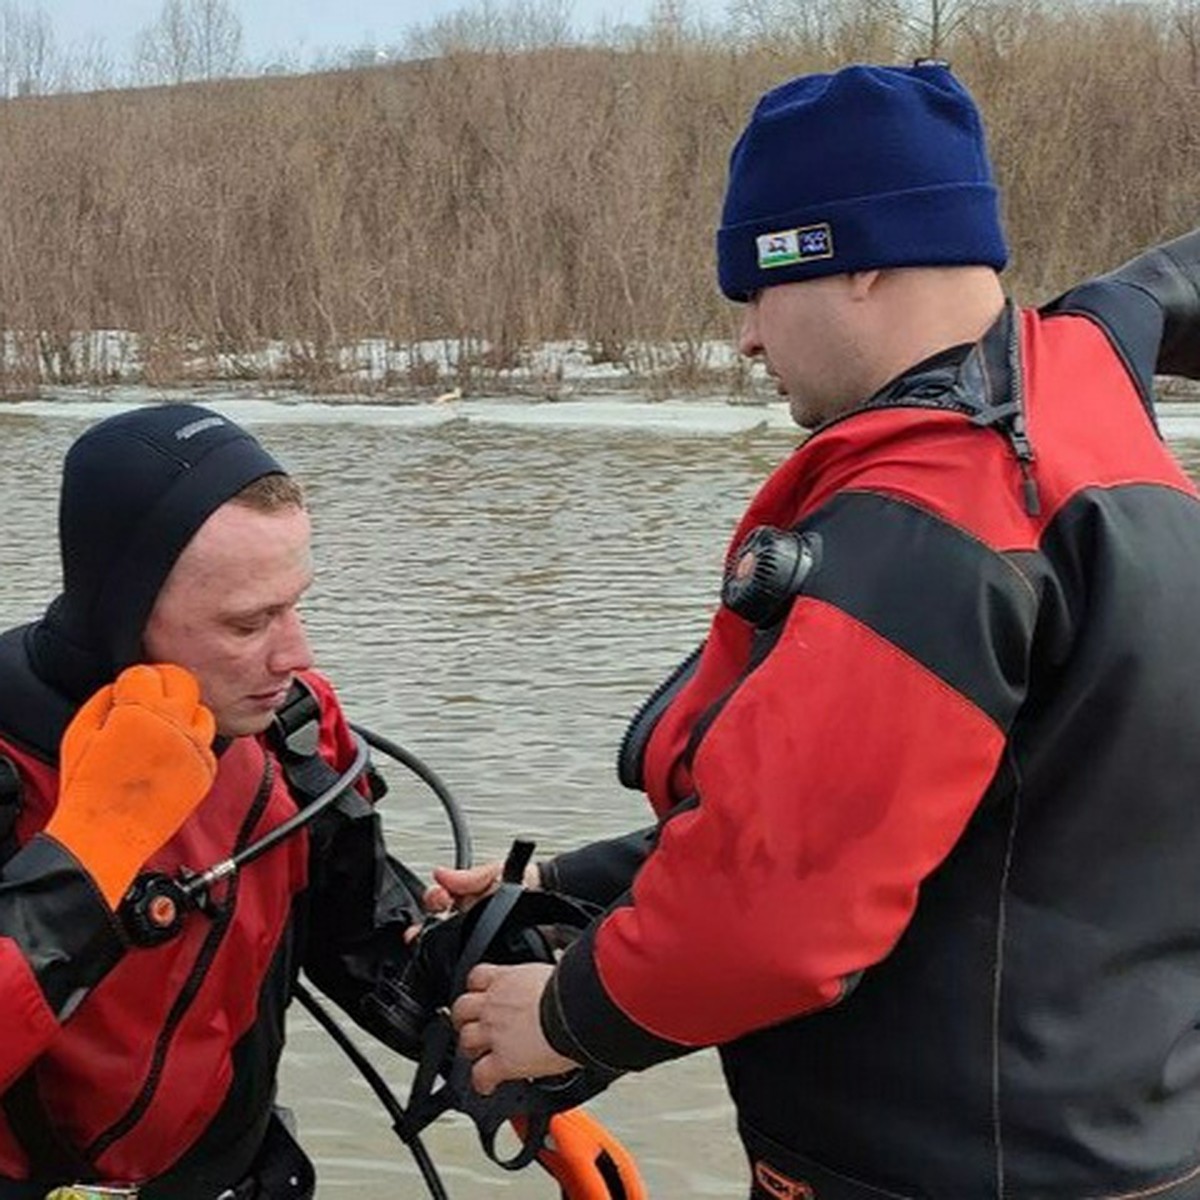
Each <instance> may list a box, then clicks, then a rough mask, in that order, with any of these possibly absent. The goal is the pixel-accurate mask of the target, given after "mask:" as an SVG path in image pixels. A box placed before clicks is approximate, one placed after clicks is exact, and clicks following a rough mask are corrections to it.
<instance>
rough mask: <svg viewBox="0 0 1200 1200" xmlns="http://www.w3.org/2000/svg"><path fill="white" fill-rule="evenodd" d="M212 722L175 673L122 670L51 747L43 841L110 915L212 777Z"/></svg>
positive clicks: (178, 670)
mask: <svg viewBox="0 0 1200 1200" xmlns="http://www.w3.org/2000/svg"><path fill="white" fill-rule="evenodd" d="M215 733H216V722H215V721H214V720H213V715H212V713H211V712H209V710H208V709H207V708H205V706H204V705H203V704H201V703H200V685H199V684H198V683H197V682H196V680H195V678H194V677H193V676H192V675H191V674H190V673H189V672H187V671H185V670H184V669H183V668H182V667H176V666H169V665H160V666H146V665H138V666H134V667H129V668H128V669H126V670H125V671H122V672H121V674H120V675H119V676H118V677H117V680H116V682H115V683H111V684H108V685H107V686H106V687H103V688H101V689H100V690H99V691H98V692H97V693H96V694H95V695H94V696H93V697H92V698H91V699H90V700H88V702H87V703H86V704H84V705H83V707H82V708H80V710H79V711H78V712H77V713H76V714H75V717H74V718H73V719H72V721H71V723H70V725H69V726H68V727H67V731H66V733H65V734H64V735H63V739H62V746H61V748H60V754H59V758H60V762H61V771H62V775H61V781H60V783H59V792H58V805H57V807H56V808H55V810H54V815H53V816H52V817H51V818H50V822H49V824H48V825H47V826H46V830H45V832H46V834H47V835H48V836H50V837H52V838H54V840H55V841H57V842H58V843H59V844H60V845H62V846H63V847H65V848H66V849H67V850H69V851H70V852H71V853H72V854H73V855H74V856H75V858H76V859H77V860H78V861H79V863H80V865H81V866H82V867H83V868H84V870H86V871H87V873H88V874H89V875H91V877H92V879H93V880H94V881H95V883H96V886H97V887H98V888H99V889H100V891H101V893H102V894H103V896H104V899H105V900H106V901H107V902H108V904H109V906H110V907H112V908H114V909H115V908H116V906H117V905H118V904H119V903H120V900H121V897H122V896H124V894H125V892H126V891H127V890H128V888H129V885H130V884H131V883H132V882H133V879H134V876H135V875H136V874H137V873H138V871H139V870H141V868H142V866H143V865H144V863H145V862H146V860H147V859H148V858H149V857H150V856H151V855H152V854H154V853H155V852H156V851H157V850H159V849H160V848H161V847H162V846H163V845H165V844H166V843H167V842H168V841H170V839H171V838H172V837H173V836H174V835H175V833H176V831H177V830H178V829H179V827H180V826H181V825H182V824H183V823H184V821H186V820H187V819H188V817H189V816H191V814H192V812H193V810H194V809H195V808H196V806H197V805H198V804H199V803H200V801H201V800H203V799H204V797H205V796H206V795H207V794H208V792H209V789H210V788H211V787H212V783H213V779H214V778H215V777H216V773H217V760H216V758H215V757H214V755H213V752H212V740H213V736H214V734H215Z"/></svg>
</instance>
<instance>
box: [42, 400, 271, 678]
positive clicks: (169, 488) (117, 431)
mask: <svg viewBox="0 0 1200 1200" xmlns="http://www.w3.org/2000/svg"><path fill="white" fill-rule="evenodd" d="M283 473H285V472H284V470H283V468H282V467H281V466H280V465H279V463H278V462H276V460H275V459H274V458H272V456H271V455H270V454H268V453H267V451H266V450H264V449H263V448H262V446H261V445H259V443H258V442H257V441H256V440H255V439H254V438H253V437H251V436H250V434H248V433H247V432H246V431H245V430H244V429H242V428H240V427H239V426H238V425H235V424H234V423H233V422H232V421H230V420H228V419H227V418H225V417H222V416H220V415H219V414H217V413H215V412H213V411H212V410H211V409H207V408H201V407H199V406H198V405H195V404H164V405H154V406H150V407H143V408H136V409H133V410H132V411H129V412H125V413H121V414H120V415H118V416H115V417H109V418H108V419H107V420H104V421H101V422H100V423H99V424H98V425H94V426H92V428H91V429H89V430H87V431H86V432H85V433H84V434H82V435H81V436H80V437H79V438H78V439H77V440H76V441H75V443H74V444H73V445H72V446H71V448H70V449H69V450H68V451H67V458H66V463H65V466H64V468H63V482H62V496H61V499H60V503H59V543H60V547H61V551H62V562H63V594H62V595H61V596H60V597H59V599H58V600H57V601H56V602H55V606H54V612H55V616H56V622H57V624H58V625H59V626H60V627H61V631H62V633H63V634H64V635H66V636H67V637H68V638H69V639H70V640H71V641H72V642H73V643H75V644H76V645H77V646H79V647H80V648H84V649H86V650H87V651H88V652H89V653H90V655H91V656H92V657H93V658H94V659H96V660H98V664H102V666H99V669H100V670H101V671H102V673H103V674H104V675H107V677H108V678H112V676H113V675H115V674H116V672H118V671H120V670H121V669H122V668H123V667H126V666H128V665H129V664H130V663H133V662H137V661H138V659H139V658H140V656H141V641H142V634H143V632H144V630H145V627H146V621H147V620H148V618H149V616H150V610H151V609H152V608H153V607H154V601H155V599H156V598H157V596H158V593H159V591H160V590H161V588H162V585H163V583H164V582H165V581H166V578H167V575H168V574H169V573H170V570H171V567H172V566H173V565H174V563H175V560H176V559H177V558H178V557H179V555H180V553H181V552H182V550H183V548H184V547H185V546H186V545H187V544H188V542H189V541H191V539H192V536H193V535H194V534H195V532H196V531H197V530H198V529H199V528H200V526H201V525H203V524H204V522H205V520H206V519H207V518H208V517H209V516H210V515H211V514H212V513H213V512H214V511H215V510H216V509H217V508H219V507H220V506H221V505H222V504H224V503H225V501H226V500H229V499H231V498H232V497H233V496H234V495H236V494H237V493H238V492H240V491H241V490H242V488H244V487H245V486H246V485H247V484H250V483H253V482H254V480H256V479H260V478H262V476H264V475H274V474H283ZM93 682H94V681H93Z"/></svg>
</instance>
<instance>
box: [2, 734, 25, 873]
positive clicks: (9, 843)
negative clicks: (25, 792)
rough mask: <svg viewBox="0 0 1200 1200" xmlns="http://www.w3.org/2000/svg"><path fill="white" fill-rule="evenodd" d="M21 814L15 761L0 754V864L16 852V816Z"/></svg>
mask: <svg viewBox="0 0 1200 1200" xmlns="http://www.w3.org/2000/svg"><path fill="white" fill-rule="evenodd" d="M20 815H21V776H20V775H19V774H18V772H17V766H16V763H14V762H13V760H12V759H11V758H8V757H7V756H5V755H2V754H0V866H3V864H4V863H6V862H8V860H9V859H10V858H12V856H13V855H14V854H16V852H17V849H18V847H17V818H18V817H19V816H20Z"/></svg>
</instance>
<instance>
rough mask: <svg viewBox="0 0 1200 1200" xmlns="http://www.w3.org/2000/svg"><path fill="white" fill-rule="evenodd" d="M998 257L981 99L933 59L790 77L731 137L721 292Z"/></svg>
mask: <svg viewBox="0 0 1200 1200" xmlns="http://www.w3.org/2000/svg"><path fill="white" fill-rule="evenodd" d="M1007 260H1008V251H1007V249H1006V247H1005V244H1004V234H1003V232H1002V230H1001V227H1000V217H999V204H998V197H997V192H996V188H995V186H994V185H993V183H992V177H991V169H990V167H989V165H988V157H987V149H986V147H985V144H984V135H983V126H982V123H981V121H980V119H979V113H978V111H977V110H976V108H975V105H974V103H973V102H972V100H971V97H970V95H969V94H968V93H967V91H966V89H965V88H964V87H963V86H962V84H960V83H959V82H958V80H957V79H955V78H954V76H953V75H952V74H951V73H950V71H949V69H948V68H947V67H946V66H945V65H944V64H943V63H937V62H929V63H919V64H917V65H916V66H913V67H867V66H854V67H847V68H845V69H844V70H841V71H838V72H836V73H835V74H832V75H806V76H801V77H800V78H798V79H793V80H791V81H790V82H789V83H785V84H783V85H782V86H780V87H778V88H775V89H774V90H772V91H770V92H767V93H766V95H764V96H763V97H762V99H761V100H760V101H759V102H758V106H757V107H756V108H755V110H754V114H753V116H752V117H751V118H750V123H749V125H747V127H746V129H745V131H744V132H743V133H742V136H741V137H740V138H739V139H738V142H737V144H736V145H735V146H734V148H733V154H732V156H731V158H730V164H729V187H728V190H727V192H726V195H725V208H724V212H723V214H722V223H721V229H720V231H719V232H718V234H717V273H718V276H719V279H720V284H721V290H722V291H723V292H724V293H725V295H726V296H728V297H729V299H731V300H747V299H749V297H750V295H751V293H753V292H756V291H758V290H759V289H760V288H764V287H770V286H771V285H773V284H777V283H789V282H792V281H794V280H800V279H814V278H816V277H818V276H821V275H838V274H841V273H843V272H846V271H863V270H871V269H873V268H877V267H903V266H939V265H952V264H983V265H987V266H991V267H994V268H995V269H996V270H1000V269H1001V268H1002V267H1003V266H1004V264H1005V263H1006V262H1007Z"/></svg>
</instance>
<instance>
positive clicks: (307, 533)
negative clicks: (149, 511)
mask: <svg viewBox="0 0 1200 1200" xmlns="http://www.w3.org/2000/svg"><path fill="white" fill-rule="evenodd" d="M310 537H311V524H310V521H309V518H308V514H307V513H306V512H305V511H304V510H303V509H301V508H297V507H294V506H288V507H286V508H281V509H278V510H277V511H274V512H269V513H264V512H259V511H258V510H256V509H253V508H250V507H248V506H247V505H244V504H239V503H236V502H230V503H227V504H223V505H222V506H221V507H220V508H218V509H217V510H216V511H215V512H214V513H213V514H212V515H211V516H210V517H209V518H208V520H207V521H205V522H204V524H203V525H201V526H200V528H199V530H197V532H196V535H195V537H193V538H192V540H191V541H190V542H189V543H188V544H187V546H186V547H185V548H184V551H183V553H182V554H181V555H180V556H179V558H178V559H177V560H176V562H175V565H174V567H173V568H172V569H171V573H170V575H168V577H167V581H166V583H165V584H164V585H163V588H162V591H161V592H160V593H159V595H158V599H157V600H156V601H155V604H154V609H153V611H152V612H151V614H150V619H149V621H148V622H147V624H146V632H145V636H144V639H143V642H144V647H145V652H146V657H147V659H148V660H149V661H151V662H172V663H178V664H179V665H180V666H183V667H187V668H188V669H189V670H190V671H192V672H193V674H195V676H196V677H197V679H199V681H200V691H201V694H202V696H203V698H204V702H205V703H206V704H207V705H208V706H209V707H210V708H211V709H212V711H213V715H214V716H215V717H216V720H217V731H218V733H222V734H225V735H226V736H228V737H237V736H240V735H243V734H251V733H260V732H261V731H262V730H264V729H266V728H267V726H268V725H269V724H270V723H271V716H272V713H273V712H274V710H275V709H276V708H277V707H278V706H279V704H280V703H282V701H283V699H284V697H285V696H286V695H287V691H288V688H289V687H290V686H291V683H292V679H293V678H294V676H295V675H296V673H297V672H298V671H303V670H305V669H307V668H308V667H310V666H312V654H311V651H310V650H309V646H308V637H307V634H306V633H305V631H304V625H303V622H302V621H301V619H300V613H299V611H298V608H297V606H298V604H299V602H300V598H301V596H303V595H304V593H305V592H306V591H307V590H308V587H309V585H310V584H311V583H312V577H313V568H312V555H311V552H310V547H309V541H310Z"/></svg>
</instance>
